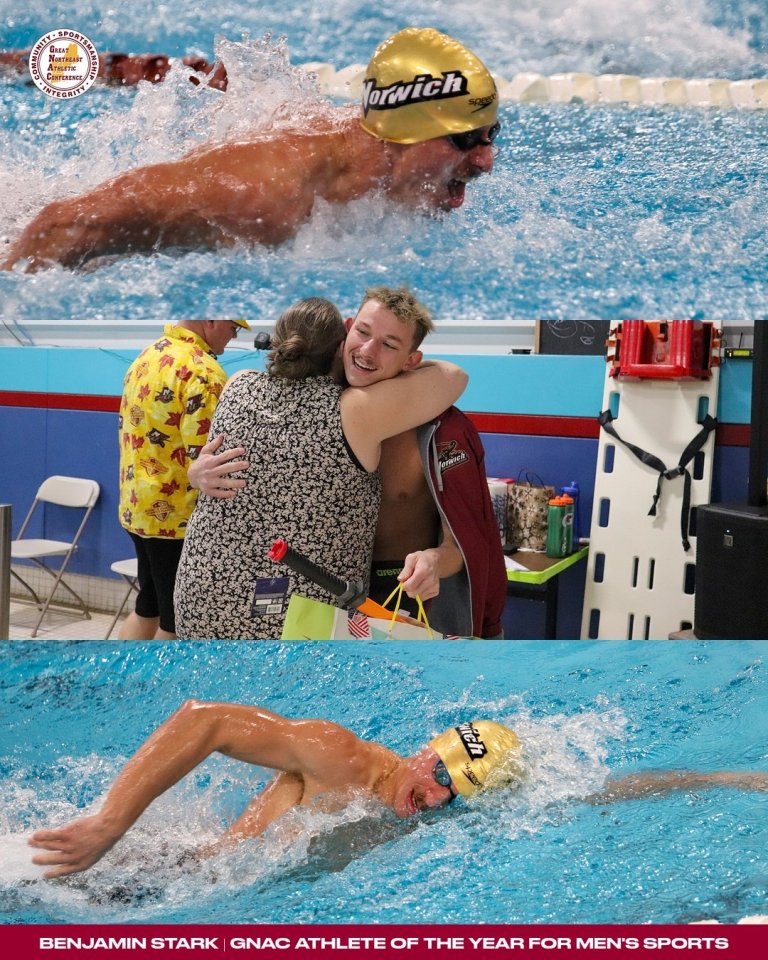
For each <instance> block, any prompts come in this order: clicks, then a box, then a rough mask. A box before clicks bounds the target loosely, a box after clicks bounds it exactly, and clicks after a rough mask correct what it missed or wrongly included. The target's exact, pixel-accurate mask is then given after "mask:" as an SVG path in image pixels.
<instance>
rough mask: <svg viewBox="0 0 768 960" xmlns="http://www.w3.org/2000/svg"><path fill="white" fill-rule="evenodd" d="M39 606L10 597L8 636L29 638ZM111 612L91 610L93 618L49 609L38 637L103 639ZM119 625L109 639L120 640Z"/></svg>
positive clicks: (52, 638) (15, 638)
mask: <svg viewBox="0 0 768 960" xmlns="http://www.w3.org/2000/svg"><path fill="white" fill-rule="evenodd" d="M37 615H38V612H37V608H36V607H34V606H32V605H31V604H27V603H19V602H16V601H14V600H11V606H10V613H9V617H8V639H9V640H30V639H31V634H32V628H33V627H34V625H35V621H36V620H37ZM113 616H114V614H112V613H91V619H90V620H84V619H83V618H82V617H78V616H77V614H76V612H73V613H72V614H69V613H63V612H60V611H58V610H51V611H49V612H48V613H47V614H46V616H45V619H44V620H43V622H42V624H41V625H40V629H39V630H38V631H37V637H36V638H35V639H36V640H103V639H104V638H105V637H106V635H107V630H108V629H109V625H110V623H111V622H112V618H113ZM118 628H119V622H118V625H116V626H115V629H114V630H113V631H112V633H111V635H110V640H117V631H118Z"/></svg>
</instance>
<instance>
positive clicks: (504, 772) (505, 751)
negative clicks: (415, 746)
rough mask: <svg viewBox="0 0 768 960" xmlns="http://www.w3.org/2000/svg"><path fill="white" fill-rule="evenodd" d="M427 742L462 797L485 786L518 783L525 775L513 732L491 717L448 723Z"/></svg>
mask: <svg viewBox="0 0 768 960" xmlns="http://www.w3.org/2000/svg"><path fill="white" fill-rule="evenodd" d="M429 746H430V747H432V749H433V750H434V751H435V753H436V754H437V755H438V757H440V759H441V760H442V761H443V763H444V764H445V766H446V768H447V770H448V773H450V775H451V780H453V785H454V787H456V789H457V790H458V791H459V793H460V794H462V795H463V796H465V797H471V796H472V794H473V793H477V792H478V791H479V790H483V789H487V788H493V787H499V786H505V785H508V784H518V783H519V782H520V781H521V780H522V779H523V777H524V775H525V769H524V767H523V764H522V760H521V754H522V747H521V746H520V741H519V739H518V738H517V734H515V733H514V731H512V730H510V729H509V727H505V726H504V725H503V724H501V723H495V722H494V721H493V720H473V721H472V722H471V723H462V724H460V725H459V726H458V727H451V729H450V730H446V731H445V733H441V734H439V736H437V737H435V738H434V740H430V742H429Z"/></svg>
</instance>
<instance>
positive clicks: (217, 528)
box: [175, 288, 467, 640]
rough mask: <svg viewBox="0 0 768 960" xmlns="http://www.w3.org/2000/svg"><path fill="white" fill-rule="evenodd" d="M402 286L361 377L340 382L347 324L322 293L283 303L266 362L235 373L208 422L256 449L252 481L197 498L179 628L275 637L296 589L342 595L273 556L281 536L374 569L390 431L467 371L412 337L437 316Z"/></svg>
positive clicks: (428, 412)
mask: <svg viewBox="0 0 768 960" xmlns="http://www.w3.org/2000/svg"><path fill="white" fill-rule="evenodd" d="M382 289H383V288H382ZM397 294H398V296H397V298H396V300H395V301H394V302H395V304H396V305H395V306H394V308H393V309H390V308H389V307H387V306H385V305H383V304H380V303H377V304H375V307H376V309H375V312H373V313H372V316H373V317H374V319H373V321H372V329H371V334H372V338H373V339H375V341H376V344H377V346H376V347H375V348H373V349H372V350H366V352H365V356H364V357H362V358H361V359H360V360H359V363H360V365H361V369H364V372H365V374H366V378H367V379H366V381H365V382H366V384H367V385H366V386H354V385H353V386H348V387H347V388H346V389H342V385H341V381H342V380H343V359H342V347H343V343H344V338H345V335H346V329H345V324H344V321H343V320H342V318H341V314H340V313H339V311H338V310H337V309H336V307H335V306H334V305H333V304H332V303H330V302H329V301H328V300H324V299H322V298H319V297H311V298H309V299H306V300H301V301H299V302H298V303H296V304H294V305H293V306H291V307H289V308H288V309H287V310H286V311H285V312H284V313H283V314H282V315H281V316H280V318H279V319H278V321H277V323H276V324H275V332H274V335H273V337H272V342H271V350H270V353H269V359H268V363H267V370H266V373H260V372H257V371H253V370H248V371H241V372H240V373H238V374H235V376H233V377H232V378H231V379H230V380H229V382H228V383H227V385H226V387H225V388H224V391H223V392H222V395H221V399H220V400H219V404H218V406H217V408H216V413H215V416H214V419H213V422H212V425H211V431H210V436H211V437H218V436H219V435H221V434H224V435H225V437H226V442H227V444H228V445H233V446H236V447H244V448H245V449H246V450H247V451H248V452H247V456H248V462H249V469H248V471H247V474H243V476H244V477H246V478H247V483H246V484H245V485H244V487H243V489H241V490H240V491H239V493H238V496H236V497H234V498H231V499H215V498H213V497H210V496H206V495H205V494H201V496H200V497H199V499H198V503H197V507H196V508H195V511H194V513H193V515H192V518H191V519H190V521H189V525H188V527H187V531H186V535H185V538H184V550H183V552H182V556H181V562H180V564H179V568H178V573H177V577H176V590H175V607H176V630H177V635H178V637H179V638H180V639H185V640H207V639H221V640H258V639H279V638H280V636H281V633H282V629H283V623H284V620H285V614H286V612H287V607H288V600H289V598H290V595H291V593H293V592H294V591H295V592H297V593H300V594H301V595H303V596H307V597H312V598H315V599H318V600H323V601H325V602H330V603H333V601H334V598H333V596H332V595H331V594H329V593H328V592H327V591H325V590H323V589H322V588H321V587H319V586H317V585H316V584H314V583H313V582H312V581H310V580H308V579H306V578H304V577H302V576H301V575H299V574H296V573H294V572H293V571H292V570H291V569H290V568H288V567H287V566H284V565H281V564H278V563H274V562H273V561H271V560H270V559H268V557H267V553H268V551H269V548H270V546H271V545H272V543H273V542H274V541H275V540H277V539H281V538H282V539H285V540H287V541H288V543H289V544H290V545H291V547H292V548H293V549H295V550H297V551H298V552H299V553H302V554H304V555H305V556H306V557H308V558H309V559H310V560H312V561H313V562H314V563H316V564H317V565H319V566H321V567H324V568H326V569H328V570H329V571H331V572H332V573H334V574H335V575H336V576H337V577H339V578H340V579H342V580H347V581H362V582H367V580H368V576H369V569H370V560H371V553H372V549H373V535H374V532H375V529H376V521H377V516H378V510H379V499H380V489H379V478H378V475H377V473H376V469H377V467H378V463H379V455H380V448H381V443H382V441H383V440H385V439H386V438H387V437H390V436H395V435H396V434H399V433H402V432H403V431H404V430H409V429H411V428H413V427H415V426H418V425H419V424H421V423H425V422H427V421H428V420H431V419H432V418H434V417H436V416H437V415H438V414H439V413H441V412H442V411H443V410H445V409H446V407H448V406H450V405H451V404H452V403H454V402H455V401H456V400H457V399H458V397H459V396H460V395H461V393H462V392H463V391H464V388H465V386H466V383H467V375H466V374H465V373H464V372H463V371H462V370H461V369H460V368H459V367H457V366H456V365H455V364H452V363H448V362H446V361H429V362H423V358H422V354H421V352H420V351H419V350H418V349H417V347H418V344H420V342H421V339H422V337H423V331H424V330H425V329H426V330H428V329H431V325H432V322H431V318H430V316H429V313H428V312H427V311H426V309H425V308H424V307H423V306H422V305H421V304H419V303H418V301H416V300H415V298H413V297H412V295H410V294H409V293H407V291H397ZM401 301H405V302H407V305H408V310H407V311H402V310H400V309H399V307H398V306H397V304H399V303H400V302H401ZM404 318H405V319H404ZM374 326H375V329H373V327H374ZM379 346H380V350H379ZM379 352H380V355H381V357H382V359H381V360H378V359H377V357H378V355H379ZM377 377H378V380H377ZM235 477H237V474H235Z"/></svg>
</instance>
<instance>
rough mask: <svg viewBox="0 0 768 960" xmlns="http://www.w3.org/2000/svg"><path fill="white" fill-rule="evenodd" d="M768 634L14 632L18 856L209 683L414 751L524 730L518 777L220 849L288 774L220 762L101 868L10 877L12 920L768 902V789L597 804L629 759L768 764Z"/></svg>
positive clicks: (742, 909) (506, 919)
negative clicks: (345, 639) (290, 640)
mask: <svg viewBox="0 0 768 960" xmlns="http://www.w3.org/2000/svg"><path fill="white" fill-rule="evenodd" d="M765 650H766V647H765V645H764V644H762V643H757V642H756V643H752V642H746V641H741V642H722V641H721V642H683V641H680V642H674V643H632V642H623V643H620V644H616V643H600V642H586V641H574V642H563V643H560V642H541V641H539V642H518V643H491V642H482V643H453V644H451V643H441V644H440V646H439V648H438V649H435V646H434V644H429V643H410V644H407V643H390V644H383V643H369V644H358V643H339V644H327V643H316V644H311V643H309V644H299V643H295V644H278V643H266V642H265V643H253V644H237V645H235V644H226V643H202V644H131V645H130V646H128V645H122V646H121V645H117V644H110V643H92V642H83V643H64V642H56V643H51V642H49V643H32V642H24V643H7V644H4V645H3V649H2V650H1V651H0V658H1V660H0V667H1V668H2V672H1V674H0V707H1V710H2V717H3V721H2V728H1V730H0V771H2V773H1V779H0V800H1V801H2V802H1V803H0V811H1V812H0V835H2V837H0V850H2V848H3V844H5V843H7V842H8V841H7V840H6V839H4V838H6V837H7V836H8V835H16V836H18V835H19V834H21V833H25V832H28V831H31V830H33V829H35V828H37V827H40V826H43V825H51V824H59V823H63V822H65V821H67V820H68V819H70V818H72V817H74V816H78V815H80V814H81V813H82V812H83V811H84V810H85V809H86V808H88V807H89V806H90V805H92V804H95V803H96V802H97V801H98V798H99V797H100V796H101V795H102V794H103V792H104V791H105V789H106V788H107V786H108V784H109V783H110V782H111V780H112V779H113V777H114V775H115V774H116V772H117V771H118V769H119V768H120V766H121V764H122V763H123V762H124V761H125V759H126V758H127V757H128V756H129V755H130V754H131V753H132V752H133V751H134V750H135V749H136V748H137V747H138V745H139V744H140V742H141V741H142V740H143V739H144V738H145V737H146V736H147V735H148V734H149V733H150V732H151V730H152V729H154V728H155V727H156V726H157V725H158V724H159V723H160V722H162V720H163V719H165V718H166V717H167V716H168V715H169V714H170V713H171V712H172V711H173V710H175V709H176V708H177V707H178V706H179V705H180V704H181V703H182V702H183V701H184V700H185V699H187V698H190V697H194V698H199V699H209V700H228V701H236V702H242V703H260V704H263V705H264V706H267V707H269V708H270V709H273V710H275V711H277V712H280V713H283V714H285V715H287V716H292V717H302V716H303V717H310V716H322V717H325V718H328V719H331V720H335V721H337V722H340V723H342V724H345V725H347V726H349V727H350V728H351V729H353V730H354V731H355V732H356V733H357V734H359V735H360V736H363V737H368V738H372V739H376V740H380V741H381V742H384V743H386V744H387V745H388V746H391V747H392V748H393V749H395V750H397V751H398V752H400V753H402V754H403V755H407V754H409V753H411V752H413V751H415V750H416V749H418V747H419V746H420V745H421V744H422V743H423V742H425V741H426V740H427V739H428V738H429V737H431V736H432V735H434V734H435V733H436V732H438V731H439V730H441V729H443V728H445V727H447V726H450V725H453V724H455V723H458V722H460V721H462V720H464V719H468V718H475V717H480V716H484V717H488V718H490V719H494V720H498V721H501V722H505V723H508V724H510V725H511V726H513V727H514V728H515V729H516V730H517V731H518V732H519V734H520V736H521V738H522V740H523V742H524V744H525V750H526V757H527V762H528V764H529V766H530V768H531V770H532V776H531V779H530V781H529V783H528V784H527V785H526V786H525V787H524V788H523V789H522V790H521V791H520V792H518V793H509V792H504V791H500V792H498V793H496V794H488V795H487V796H484V797H480V798H477V799H475V800H473V801H469V802H467V801H464V800H461V801H459V802H458V803H456V804H454V805H453V806H452V807H451V808H450V810H446V811H440V812H432V813H429V814H424V815H421V816H419V817H417V818H414V819H412V820H410V821H405V822H403V821H397V820H395V819H394V818H393V817H392V815H390V814H389V813H387V812H386V811H383V810H382V809H380V808H377V807H376V806H375V805H374V804H372V803H370V802H363V801H357V802H355V803H354V804H353V805H352V806H351V807H350V808H347V809H346V810H345V811H343V812H337V813H323V812H321V811H302V812H301V813H300V814H296V815H289V816H287V817H285V818H283V819H282V820H281V821H279V822H278V823H277V824H275V825H273V827H272V828H271V830H270V831H269V832H268V834H267V835H265V836H264V837H262V838H260V839H258V840H255V841H251V842H248V843H246V844H243V845H242V846H241V847H240V848H239V849H238V850H237V851H236V852H235V853H231V854H228V855H221V856H218V857H216V858H215V859H213V860H211V861H208V862H206V863H205V864H203V865H202V866H198V867H196V868H192V867H189V866H186V867H185V866H180V865H179V858H180V855H181V854H182V853H183V852H184V851H188V850H190V849H191V848H193V847H194V846H195V845H196V844H198V843H200V842H205V841H206V840H208V839H211V838H212V837H214V836H215V835H216V834H217V832H218V831H220V829H221V828H222V825H224V824H226V823H229V822H231V821H232V820H233V819H234V817H236V816H237V815H238V813H239V812H240V811H241V810H242V808H243V806H244V805H245V803H246V802H247V800H248V799H249V798H250V797H251V796H252V795H253V793H254V792H255V791H256V790H258V789H259V788H260V787H261V786H262V785H263V784H264V782H265V777H266V774H265V772H264V771H262V770H259V769H256V768H253V767H249V766H247V765H244V764H240V763H237V762H235V761H231V760H225V759H223V758H212V759H211V760H209V761H207V762H206V764H205V765H204V766H203V767H201V768H199V770H198V771H197V772H196V773H195V774H193V775H191V776H190V777H188V778H187V779H186V780H185V781H183V782H182V783H181V784H179V785H178V786H177V787H175V788H174V789H173V790H172V791H170V792H169V793H168V794H166V795H165V796H164V797H162V798H161V799H160V800H158V801H156V802H155V803H154V804H153V805H152V807H151V808H150V809H149V810H148V811H147V813H146V814H145V815H144V817H143V818H142V819H141V820H140V822H139V823H138V824H137V825H136V826H135V827H134V828H133V829H132V830H131V831H130V832H129V834H128V835H127V836H126V837H125V838H124V839H123V840H122V841H121V842H120V843H119V844H118V845H117V847H116V848H114V849H113V850H112V851H110V853H109V854H108V855H107V856H106V857H105V858H104V859H103V860H102V861H101V862H100V863H99V864H97V865H96V867H95V868H93V869H92V870H91V871H89V872H88V873H86V874H81V875H78V876H77V877H72V878H69V879H67V880H64V881H59V882H56V883H46V882H41V881H35V882H30V881H29V880H25V879H23V877H22V875H21V874H19V873H17V874H14V872H13V871H9V870H7V869H6V870H4V871H3V875H2V877H0V910H1V911H2V913H0V922H4V923H83V922H86V923H89V922H99V923H130V922H142V923H155V922H172V923H192V922H201V923H205V922H217V923H238V922H279V923H314V922H317V923H320V922H327V923H388V922H389V923H394V922H396V923H410V922H416V923H419V922H425V923H450V922H456V923H479V922H488V923H491V922H495V923H587V922H589V923H645V922H650V923H686V922H689V921H692V920H696V919H702V918H716V919H719V920H721V921H723V922H735V921H736V920H738V919H739V918H741V917H743V916H745V915H749V914H755V913H764V912H765V903H766V899H767V898H768V853H766V851H768V817H767V816H766V814H767V813H768V795H766V794H764V793H747V792H739V791H736V790H729V789H722V788H719V789H714V790H706V791H703V790H702V791H698V792H696V793H693V794H687V793H679V794H671V795H669V796H667V797H662V798H654V799H642V800H632V801H625V802H621V803H614V804H611V805H603V806H591V805H587V804H585V803H583V802H582V799H583V798H584V797H585V796H586V795H588V794H589V793H591V792H593V791H596V790H599V789H600V788H601V786H602V785H603V784H604V782H605V780H606V778H607V777H608V776H609V775H621V774H624V773H632V772H636V771H641V770H650V769H678V770H679V769H686V768H687V769H695V770H704V771H711V770H718V769H744V770H762V771H768V754H767V753H766V743H768V709H766V708H767V707H768V670H767V668H766V662H765V659H766V658H765Z"/></svg>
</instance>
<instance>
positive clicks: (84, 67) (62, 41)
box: [29, 30, 99, 100]
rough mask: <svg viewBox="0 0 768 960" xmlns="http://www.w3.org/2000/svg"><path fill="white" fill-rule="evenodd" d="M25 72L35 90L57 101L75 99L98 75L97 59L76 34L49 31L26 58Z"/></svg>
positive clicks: (72, 32)
mask: <svg viewBox="0 0 768 960" xmlns="http://www.w3.org/2000/svg"><path fill="white" fill-rule="evenodd" d="M29 72H30V74H31V75H32V80H33V82H34V84H35V86H36V87H38V88H39V89H40V90H42V91H43V93H46V94H48V96H49V97H56V99H58V100H70V99H72V98H73V97H79V96H80V94H82V93H85V91H86V90H88V88H89V87H90V86H91V85H92V84H93V82H94V80H95V79H96V77H97V76H98V73H99V55H98V53H97V52H96V47H94V45H93V44H92V43H91V41H90V40H89V39H88V37H86V36H84V35H83V34H82V33H78V31H77V30H51V32H50V33H46V34H45V35H44V36H42V37H40V39H39V40H38V41H37V43H36V44H35V45H34V47H32V50H31V51H30V54H29Z"/></svg>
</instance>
